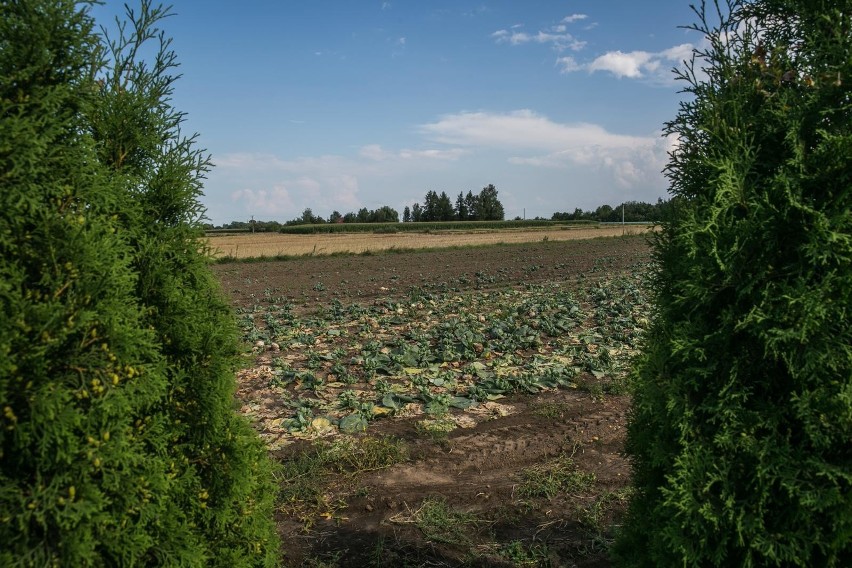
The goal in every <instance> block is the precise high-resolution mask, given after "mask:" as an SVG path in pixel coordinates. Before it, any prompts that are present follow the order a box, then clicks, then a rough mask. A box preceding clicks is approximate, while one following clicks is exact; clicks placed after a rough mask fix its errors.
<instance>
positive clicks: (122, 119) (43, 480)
mask: <svg viewBox="0 0 852 568" xmlns="http://www.w3.org/2000/svg"><path fill="white" fill-rule="evenodd" d="M165 15H166V12H164V11H162V10H161V9H158V8H153V7H152V6H151V5H150V4H148V3H147V2H143V4H142V6H141V7H140V8H139V9H138V11H137V12H135V13H132V14H130V18H129V23H128V24H127V25H126V27H124V28H122V30H121V31H120V32H119V33H118V34H117V36H116V38H115V39H114V41H112V42H106V43H105V42H104V41H103V39H102V38H100V37H98V36H96V35H95V34H94V33H93V22H92V20H91V18H90V17H89V16H88V15H87V13H86V11H85V10H80V9H79V8H78V7H77V6H76V3H75V2H71V1H67V0H27V1H21V2H0V310H2V311H0V406H2V416H0V423H2V428H0V542H2V547H0V564H2V565H4V566H18V565H21V566H44V565H62V566H85V565H115V566H130V565H152V566H153V565H185V566H211V565H212V566H271V565H273V564H274V562H275V558H276V550H277V544H276V539H275V535H274V530H273V525H272V521H271V503H272V498H273V487H272V482H271V477H270V475H269V473H270V465H269V462H268V460H267V458H266V457H265V454H264V451H263V448H262V447H261V444H260V442H259V441H258V439H257V437H256V436H254V435H253V433H252V432H251V430H250V429H249V427H248V425H247V424H246V423H245V422H244V421H243V420H242V419H240V418H239V417H238V416H237V415H236V413H235V411H234V399H233V389H234V379H233V366H234V361H235V359H234V354H235V337H236V336H235V330H234V326H233V322H232V318H231V315H230V313H229V311H228V307H227V305H226V303H225V302H224V301H223V300H222V299H221V296H220V295H219V292H218V290H217V288H216V286H215V283H214V281H213V280H212V277H211V275H210V272H209V271H208V268H207V265H206V263H207V257H206V255H205V251H204V250H203V247H201V246H200V244H199V243H200V241H199V239H198V237H199V236H200V217H201V213H202V211H201V208H200V205H199V203H198V196H199V193H200V189H201V180H202V179H203V175H204V172H205V171H206V170H207V168H208V161H207V158H206V157H205V156H204V155H203V153H201V152H200V151H198V150H196V149H195V140H194V138H192V137H189V138H186V137H183V136H182V135H181V132H180V124H181V122H182V120H183V115H182V114H181V113H179V112H177V111H175V110H174V109H173V108H172V107H171V106H170V102H169V98H170V96H171V92H172V84H173V82H174V79H175V77H174V76H173V75H171V74H170V72H171V70H173V68H174V65H175V59H174V55H173V54H172V53H171V51H170V50H169V45H168V40H167V39H166V38H165V37H164V36H163V35H162V34H161V33H160V32H158V31H157V30H156V29H155V26H156V23H157V21H158V20H160V19H161V18H162V17H164V16H165ZM150 41H154V42H158V43H159V50H158V51H157V54H156V55H155V56H154V59H153V60H152V61H151V62H146V61H144V60H143V59H142V58H141V57H140V56H139V54H140V53H142V52H143V51H145V50H144V49H143V48H142V47H141V46H142V45H143V44H144V43H146V42H150ZM105 48H106V49H105ZM104 54H105V55H106V57H104V59H101V56H102V55H104ZM104 62H108V65H104Z"/></svg>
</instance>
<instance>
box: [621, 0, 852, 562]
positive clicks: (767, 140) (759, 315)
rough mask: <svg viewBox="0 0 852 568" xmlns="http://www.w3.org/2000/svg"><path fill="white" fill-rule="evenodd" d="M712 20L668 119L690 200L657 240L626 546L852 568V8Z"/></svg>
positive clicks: (679, 204)
mask: <svg viewBox="0 0 852 568" xmlns="http://www.w3.org/2000/svg"><path fill="white" fill-rule="evenodd" d="M697 13H698V15H699V16H700V19H699V23H698V24H697V25H696V26H695V27H696V29H697V30H698V31H700V32H702V33H703V34H704V35H705V38H706V42H707V47H706V49H703V50H702V51H699V52H697V54H696V58H695V59H694V61H693V65H692V68H691V69H690V70H688V71H686V72H685V73H684V74H683V76H682V78H683V79H685V81H686V85H687V87H686V92H687V93H688V95H690V96H691V98H690V99H688V100H687V101H685V102H684V103H683V104H682V105H681V109H680V112H679V114H678V116H677V118H675V120H673V121H672V122H671V123H669V124H668V133H669V134H672V135H676V136H677V137H678V138H679V145H678V146H677V148H676V150H675V151H674V153H673V155H672V158H671V161H670V163H669V165H668V169H667V173H668V176H669V179H670V180H671V191H672V193H673V194H674V195H675V196H676V197H677V198H678V199H676V200H675V203H676V206H675V211H674V215H673V218H672V219H671V220H669V221H667V222H666V223H665V225H664V227H663V230H662V233H661V234H660V236H659V238H658V240H657V242H656V245H655V254H656V258H657V261H658V262H659V272H658V273H657V277H656V284H657V298H656V305H657V316H656V321H655V323H654V324H653V326H652V329H651V331H650V334H649V337H648V340H647V347H646V350H645V353H644V355H643V358H642V360H641V362H640V365H639V367H638V371H637V373H636V390H635V396H634V409H633V416H632V419H631V423H630V426H629V434H628V450H629V452H630V453H631V454H632V457H633V459H634V473H635V479H634V483H635V487H636V496H635V498H634V501H633V503H632V505H631V512H630V516H629V519H628V522H627V524H626V526H625V528H624V530H623V533H622V535H621V538H620V540H619V542H618V546H617V549H616V551H617V553H618V555H619V557H620V559H621V561H622V563H623V564H624V565H630V566H649V567H650V566H654V567H657V566H848V565H849V563H850V560H852V444H850V440H852V326H850V325H849V321H850V315H852V213H850V211H852V191H850V188H852V106H850V105H852V91H851V90H850V87H852V3H850V2H849V1H848V0H840V1H831V2H828V1H811V0H755V1H754V2H744V1H738V0H737V1H730V2H728V3H727V4H722V5H721V6H720V5H719V4H715V5H712V9H710V10H707V9H705V7H704V6H702V7H701V9H699V10H698V11H697ZM711 20H712V21H711ZM719 21H720V22H721V24H716V23H713V22H719Z"/></svg>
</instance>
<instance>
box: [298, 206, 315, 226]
mask: <svg viewBox="0 0 852 568" xmlns="http://www.w3.org/2000/svg"><path fill="white" fill-rule="evenodd" d="M300 220H301V221H302V223H303V224H305V225H310V224H312V223H313V222H314V212H313V211H311V208H310V207H308V208H306V209H305V210H304V211H302V216H301V217H300Z"/></svg>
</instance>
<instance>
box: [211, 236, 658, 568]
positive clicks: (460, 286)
mask: <svg viewBox="0 0 852 568" xmlns="http://www.w3.org/2000/svg"><path fill="white" fill-rule="evenodd" d="M648 259H649V249H648V246H647V243H646V239H645V238H644V237H641V236H639V237H637V236H631V237H625V238H607V239H595V240H586V241H573V242H552V241H551V242H538V243H528V244H519V245H502V246H492V247H487V248H470V249H447V250H442V251H428V252H407V253H399V254H379V255H368V256H341V257H308V258H299V259H293V260H287V261H270V262H255V263H230V264H218V265H215V266H214V271H215V273H216V274H217V275H218V277H219V279H220V280H221V282H222V285H223V288H224V289H225V291H226V292H227V293H228V294H229V295H230V297H231V298H232V300H233V303H234V305H235V306H238V307H243V308H245V307H250V306H253V305H256V304H258V303H260V302H262V301H264V299H266V300H268V299H270V298H279V299H282V300H284V299H286V300H289V301H291V302H295V303H296V305H297V307H298V308H299V310H300V311H303V312H305V313H312V312H314V311H316V310H317V309H320V308H321V306H323V305H327V304H328V302H329V301H330V300H332V299H335V298H339V299H341V300H342V301H343V300H345V301H346V302H350V303H351V302H363V303H370V302H381V301H384V300H386V299H388V298H394V297H402V296H410V295H412V294H429V293H431V292H437V291H441V292H450V293H452V292H454V291H458V292H463V291H466V290H472V289H481V288H486V289H488V288H497V287H507V286H508V287H521V286H524V285H527V284H536V283H546V282H553V281H560V282H567V283H570V282H576V281H577V280H578V279H583V278H588V277H594V275H595V273H598V272H600V273H608V274H612V273H619V272H622V271H626V270H628V269H629V268H630V267H631V266H635V265H636V263H637V262H646V261H647V260H648ZM268 359H269V354H268V352H267V353H265V354H262V355H261V356H260V358H259V359H258V361H257V363H258V364H262V363H264V362H268ZM243 377H244V379H243V383H242V384H241V385H240V396H241V397H242V398H243V400H248V398H250V396H249V394H250V393H252V392H256V391H257V390H258V389H262V388H263V387H264V385H265V384H266V382H268V381H267V380H266V378H264V376H263V374H262V373H251V372H249V373H246V374H244V375H243ZM628 410H629V399H628V397H627V396H624V395H620V396H618V395H609V394H607V395H600V393H598V394H597V396H593V395H592V394H591V393H590V392H585V391H584V390H582V389H577V390H548V391H545V392H542V393H539V394H537V395H526V396H519V395H515V396H512V397H509V398H507V399H503V400H500V401H499V403H497V404H494V405H492V406H491V407H488V405H484V408H483V410H482V413H481V414H480V415H477V416H476V420H474V421H473V422H472V423H471V424H469V425H468V426H469V427H467V428H458V429H456V430H454V431H452V432H450V433H449V434H447V435H446V436H432V435H427V434H424V432H423V431H422V430H420V429H418V428H417V420H416V418H393V419H388V420H382V421H377V422H376V423H375V424H374V425H373V423H371V426H370V428H369V430H368V431H367V433H365V434H363V436H370V437H378V438H393V439H399V440H401V441H402V443H403V444H404V445H405V447H407V448H408V452H409V458H408V460H406V461H405V462H403V463H400V464H397V465H395V466H392V467H389V468H386V469H381V470H378V471H367V472H360V473H357V474H355V475H339V476H336V477H335V478H334V479H333V480H332V481H330V482H329V483H328V484H327V486H326V487H325V489H324V491H325V493H324V497H323V499H324V501H325V502H327V503H330V502H334V503H336V505H335V507H333V510H332V511H331V512H330V513H328V514H326V515H325V517H323V516H321V515H317V516H316V518H314V519H311V520H310V521H308V520H306V518H305V517H304V515H302V516H297V515H292V514H290V513H288V512H289V511H291V510H292V508H290V507H287V506H282V507H281V512H280V513H279V519H278V521H279V532H280V534H281V537H282V542H283V548H284V550H285V553H286V554H285V565H286V566H587V567H591V566H595V567H597V566H609V565H610V564H609V560H608V555H607V548H608V546H609V543H610V542H611V539H612V535H613V530H614V527H615V526H616V525H617V524H618V523H619V519H620V517H621V516H622V515H623V513H624V511H625V508H626V503H627V497H628V495H629V474H630V468H629V463H628V461H627V459H626V458H625V457H624V456H623V454H622V452H623V448H624V434H625V421H626V415H627V413H628ZM454 412H455V411H454ZM420 418H422V416H421V417H420ZM314 443H315V442H310V441H300V442H296V443H293V444H291V445H288V446H286V447H284V448H283V449H279V450H277V451H275V452H274V453H273V455H274V456H275V457H276V459H279V460H290V459H296V458H297V457H298V456H299V455H302V454H303V453H304V452H308V451H310V449H311V447H312V445H313V444H314ZM560 458H561V459H562V460H569V462H568V463H573V466H574V467H576V469H577V471H578V472H581V473H590V474H594V483H593V484H592V486H591V487H585V488H578V489H577V490H575V491H567V492H566V491H561V492H558V493H557V494H556V495H554V496H552V497H550V498H546V497H528V496H523V495H522V494H521V492H520V491H519V488H520V487H521V484H522V483H523V472H525V471H527V472H528V471H531V468H537V467H538V468H541V467H543V466H545V465H546V464H552V463H554V460H558V459H560ZM435 499H439V500H442V501H444V502H446V504H447V505H448V506H449V507H450V508H451V509H452V510H454V511H461V512H464V513H465V514H468V515H470V518H472V519H474V520H473V521H471V522H470V523H468V524H463V525H459V526H458V527H456V529H453V530H457V531H459V532H458V533H457V534H455V536H453V535H450V536H449V537H447V538H439V537H436V536H435V535H434V534H429V533H428V532H426V531H425V530H424V528H423V527H422V526H421V525H418V522H417V521H418V519H419V518H420V517H419V516H418V515H419V514H420V513H421V512H422V509H421V508H422V507H423V506H424V504H426V503H429V502H434V500H435Z"/></svg>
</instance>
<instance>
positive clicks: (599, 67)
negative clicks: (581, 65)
mask: <svg viewBox="0 0 852 568" xmlns="http://www.w3.org/2000/svg"><path fill="white" fill-rule="evenodd" d="M650 62H652V59H651V54H650V53H648V52H647V51H631V52H630V53H622V52H621V51H610V52H609V53H605V54H603V55H601V56H600V57H598V58H596V59H595V60H594V61H592V62H591V63H589V64H588V65H587V66H586V68H587V69H588V70H589V71H591V72H595V71H609V72H610V73H612V74H613V75H615V76H616V77H619V78H621V77H629V78H631V79H638V78H640V77H642V68H643V67H644V66H647V65H648V63H650Z"/></svg>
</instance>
